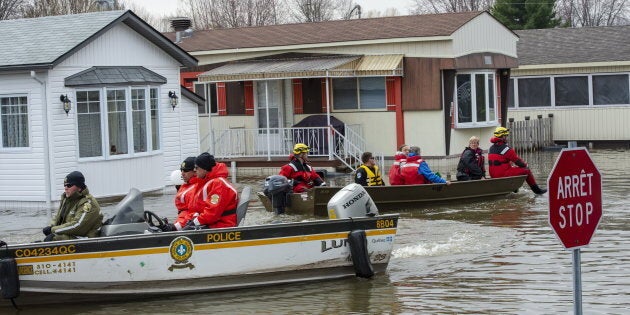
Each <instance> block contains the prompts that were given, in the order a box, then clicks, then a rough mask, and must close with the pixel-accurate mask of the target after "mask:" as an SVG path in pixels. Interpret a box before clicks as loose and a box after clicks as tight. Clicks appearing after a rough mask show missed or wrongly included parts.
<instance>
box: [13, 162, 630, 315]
mask: <svg viewBox="0 0 630 315" xmlns="http://www.w3.org/2000/svg"><path fill="white" fill-rule="evenodd" d="M628 153H629V152H628V151H616V150H592V151H591V152H590V154H591V157H592V159H593V160H594V162H595V165H596V166H597V167H598V168H599V170H600V172H601V174H602V178H603V197H602V199H603V217H602V221H601V223H600V225H599V228H598V229H597V231H596V233H595V236H594V237H593V239H592V241H591V244H590V246H587V247H584V248H582V250H581V259H582V264H581V270H582V291H583V294H582V296H583V298H582V299H583V304H582V305H583V312H584V314H627V313H628V307H629V306H630V302H629V301H630V276H628V274H629V272H628V270H630V255H628V251H630V205H628V202H627V200H628V199H627V198H628V195H630V179H629V178H628V169H630V159H629V158H628ZM557 155H558V152H542V153H530V154H523V155H522V157H523V158H524V159H525V160H527V162H529V164H530V166H531V168H532V170H533V171H534V174H535V176H536V179H537V180H538V182H539V184H541V185H543V186H546V179H547V176H548V174H549V172H550V171H551V169H552V167H553V164H554V162H555V159H556V157H557ZM349 179H350V178H349V177H348V178H341V179H335V180H340V181H344V180H345V181H347V180H349ZM261 180H262V178H250V179H247V180H245V179H243V180H242V182H240V183H239V184H250V185H252V186H253V188H254V190H259V189H260V182H261ZM173 193H174V192H173ZM173 196H174V194H165V195H159V196H150V197H147V198H146V199H145V207H146V208H147V209H148V210H152V211H154V212H156V213H158V214H159V215H162V216H168V217H171V218H172V217H173V216H174V214H175V210H174V208H173V207H172V206H170V205H171V204H172V198H173ZM169 206H170V207H169ZM548 210H549V209H548V199H547V195H546V194H545V195H543V196H536V195H534V194H533V193H532V192H531V191H530V190H529V188H526V187H524V188H522V189H520V190H519V192H517V193H513V194H510V195H508V196H506V197H501V198H496V199H495V198H493V199H492V200H487V201H475V202H471V203H467V204H440V205H435V206H427V207H422V208H412V209H400V213H401V220H400V221H399V223H400V226H399V230H398V233H397V237H396V241H395V250H394V252H393V257H392V259H391V261H390V265H389V268H388V271H387V273H386V274H381V275H377V276H376V277H375V278H374V279H371V280H363V279H345V280H336V281H328V282H321V283H310V284H299V285H281V286H275V287H269V288H262V289H251V290H240V291H234V292H224V293H207V294H196V295H189V296H176V297H170V298H160V299H152V300H147V301H135V302H126V303H102V304H89V305H64V306H59V307H55V308H27V309H25V310H23V311H21V312H19V314H35V313H43V312H45V314H47V315H51V314H121V313H129V314H173V313H180V314H202V313H205V314H210V313H228V314H254V313H257V314H296V313H302V314H303V313H315V314H347V313H354V314H572V313H573V279H572V270H573V269H572V255H571V251H568V250H565V249H564V248H563V247H562V245H561V243H560V241H559V240H557V239H556V237H555V234H554V233H553V231H552V230H551V228H550V227H549V225H548ZM112 211H113V206H111V205H110V206H107V205H105V206H104V212H105V213H106V216H109V215H111V214H112V213H111V212H112ZM0 215H1V217H2V222H1V223H0V239H2V240H7V241H12V242H16V241H31V240H35V239H40V238H41V227H43V226H44V225H45V224H46V219H45V211H43V212H42V211H39V212H37V213H22V212H16V211H0ZM302 219H309V218H300V217H291V216H282V217H276V216H274V215H273V214H271V213H269V212H266V211H265V210H264V209H263V208H262V205H261V204H260V203H259V202H258V201H257V200H256V201H255V202H254V201H253V202H252V203H250V210H249V212H248V214H247V217H246V225H254V224H264V223H268V222H271V221H275V220H282V221H293V220H302ZM251 259H256V257H251ZM101 272H105V271H101ZM164 285H165V286H168V283H164Z"/></svg>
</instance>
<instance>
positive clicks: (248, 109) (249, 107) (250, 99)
mask: <svg viewBox="0 0 630 315" xmlns="http://www.w3.org/2000/svg"><path fill="white" fill-rule="evenodd" d="M244 89H245V115H247V116H254V82H253V81H245V86H244Z"/></svg>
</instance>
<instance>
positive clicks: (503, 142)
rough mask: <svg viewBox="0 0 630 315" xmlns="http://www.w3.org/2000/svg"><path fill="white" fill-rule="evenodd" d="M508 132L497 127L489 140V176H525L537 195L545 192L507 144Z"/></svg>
mask: <svg viewBox="0 0 630 315" xmlns="http://www.w3.org/2000/svg"><path fill="white" fill-rule="evenodd" d="M509 134H510V130H509V129H507V128H505V127H497V128H496V129H495V130H494V137H492V138H491V139H490V142H492V146H490V149H489V150H488V171H489V172H490V176H491V177H494V178H499V177H508V176H517V175H527V178H526V179H525V181H526V182H527V184H528V185H529V187H530V188H531V189H532V191H533V192H534V193H535V194H537V195H542V194H544V193H546V192H547V189H542V188H540V187H538V184H536V179H535V178H534V175H533V174H532V171H531V170H530V169H529V168H528V167H527V163H526V162H525V161H523V160H522V159H521V158H520V157H519V156H518V155H517V154H516V151H514V149H512V148H510V147H509V146H508V144H507V136H508V135H509Z"/></svg>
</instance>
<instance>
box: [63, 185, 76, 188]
mask: <svg viewBox="0 0 630 315" xmlns="http://www.w3.org/2000/svg"><path fill="white" fill-rule="evenodd" d="M72 186H74V185H73V184H63V187H66V188H70V187H72Z"/></svg>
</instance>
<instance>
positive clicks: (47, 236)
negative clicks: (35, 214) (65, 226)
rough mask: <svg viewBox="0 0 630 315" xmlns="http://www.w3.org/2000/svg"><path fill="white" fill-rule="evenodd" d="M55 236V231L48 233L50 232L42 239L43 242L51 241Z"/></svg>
mask: <svg viewBox="0 0 630 315" xmlns="http://www.w3.org/2000/svg"><path fill="white" fill-rule="evenodd" d="M55 236H56V235H55V233H50V234H48V235H46V238H45V239H44V242H50V241H52V240H53V238H54V237H55Z"/></svg>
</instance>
